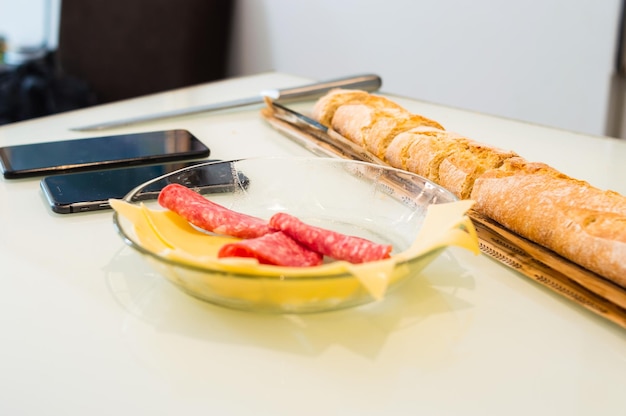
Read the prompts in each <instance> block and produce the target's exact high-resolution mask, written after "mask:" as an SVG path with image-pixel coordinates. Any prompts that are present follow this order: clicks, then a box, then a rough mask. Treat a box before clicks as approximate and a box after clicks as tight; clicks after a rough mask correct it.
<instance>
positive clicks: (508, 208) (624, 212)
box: [470, 157, 626, 287]
mask: <svg viewBox="0 0 626 416" xmlns="http://www.w3.org/2000/svg"><path fill="white" fill-rule="evenodd" d="M470 197H471V199H473V200H475V201H476V206H475V209H476V210H477V211H479V212H480V213H482V214H484V215H486V216H488V217H490V218H492V219H493V220H495V221H497V222H499V223H500V224H502V225H504V226H505V227H507V228H509V229H510V230H512V231H515V232H516V233H518V234H520V235H522V236H524V237H526V238H528V239H529V240H532V241H534V242H536V243H538V244H540V245H542V246H544V247H547V248H549V249H551V250H553V251H555V252H557V253H559V254H561V255H562V256H563V257H566V258H569V259H570V260H572V261H574V262H576V263H578V264H580V265H581V266H583V267H586V268H588V269H590V270H593V271H595V272H596V273H598V274H600V275H602V276H605V277H607V278H610V279H612V280H614V281H615V282H616V283H618V284H620V285H622V286H624V287H626V198H624V197H623V196H621V195H619V194H617V193H615V192H611V191H602V190H600V189H597V188H595V187H593V186H591V185H590V184H588V183H587V182H584V181H579V180H576V179H573V178H570V177H568V176H567V175H564V174H562V173H560V172H558V171H557V170H555V169H553V168H551V167H550V166H548V165H545V164H543V163H532V162H528V161H526V160H524V159H523V158H520V157H516V158H511V159H508V160H506V161H505V162H504V163H503V165H502V166H501V167H500V168H498V169H492V170H489V171H487V172H485V173H484V174H482V175H481V176H479V177H478V178H477V179H476V181H475V182H474V187H473V189H472V192H471V195H470Z"/></svg>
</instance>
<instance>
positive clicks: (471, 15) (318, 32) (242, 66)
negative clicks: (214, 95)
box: [231, 0, 621, 135]
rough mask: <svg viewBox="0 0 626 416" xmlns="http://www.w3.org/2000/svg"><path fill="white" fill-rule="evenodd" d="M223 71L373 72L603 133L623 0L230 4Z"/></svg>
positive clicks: (447, 98) (480, 105)
mask: <svg viewBox="0 0 626 416" xmlns="http://www.w3.org/2000/svg"><path fill="white" fill-rule="evenodd" d="M238 1H239V4H238V10H237V18H236V32H235V33H236V37H235V39H234V45H235V49H234V56H233V59H232V66H231V70H232V73H233V75H245V74H251V73H255V72H260V71H266V70H277V71H284V72H291V73H295V74H299V75H303V76H310V77H312V78H321V79H324V78H332V77H337V76H342V75H348V74H351V73H362V72H374V73H378V74H379V75H381V76H382V78H383V90H385V91H388V92H391V93H396V94H401V95H405V96H409V97H413V98H417V99H421V100H426V101H431V102H435V103H441V104H445V105H450V106H454V107H461V108H465V109H470V110H475V111H479V112H486V113H490V114H496V115H501V116H505V117H511V118H515V119H522V120H527V121H531V122H535V123H540V124H544V125H549V126H554V127H560V128H565V129H568V130H575V131H579V132H584V133H590V134H597V135H603V134H605V133H606V132H607V118H608V117H609V112H610V111H611V109H610V108H609V104H608V103H609V92H610V88H611V81H610V79H611V75H612V73H613V67H614V56H615V50H616V39H617V36H618V33H617V32H618V21H619V12H620V4H621V1H620V0H601V1H598V0H523V1H502V0H472V1H464V0H316V1H305V0H238Z"/></svg>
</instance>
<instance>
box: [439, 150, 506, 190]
mask: <svg viewBox="0 0 626 416" xmlns="http://www.w3.org/2000/svg"><path fill="white" fill-rule="evenodd" d="M516 156H517V154H516V153H515V152H513V151H508V150H502V149H499V148H496V147H492V146H487V145H485V144H482V143H479V142H476V141H473V140H470V141H468V142H467V147H465V148H462V149H459V150H458V151H455V152H452V153H450V154H449V155H448V156H446V157H445V158H444V159H443V160H442V161H441V164H440V165H439V176H438V183H439V184H440V185H441V186H443V187H444V188H446V189H448V190H450V191H452V192H453V193H454V194H455V195H456V196H457V197H459V198H461V199H468V198H469V197H470V194H471V192H472V187H473V186H474V182H475V181H476V179H477V178H478V177H479V176H481V175H482V174H483V173H485V172H486V171H488V170H491V169H496V168H498V167H500V166H502V164H503V163H504V161H505V160H507V159H510V158H512V157H516Z"/></svg>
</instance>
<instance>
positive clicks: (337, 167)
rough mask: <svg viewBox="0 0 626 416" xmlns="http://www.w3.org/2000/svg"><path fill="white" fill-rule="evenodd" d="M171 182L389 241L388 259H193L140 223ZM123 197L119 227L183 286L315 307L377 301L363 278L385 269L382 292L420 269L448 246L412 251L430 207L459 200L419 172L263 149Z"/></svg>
mask: <svg viewBox="0 0 626 416" xmlns="http://www.w3.org/2000/svg"><path fill="white" fill-rule="evenodd" d="M171 183H178V184H183V185H185V186H187V187H189V188H192V189H193V190H195V191H196V192H199V193H201V194H203V195H204V196H205V197H207V198H209V199H211V200H212V201H214V202H217V203H218V204H221V205H223V206H226V207H227V208H230V209H232V210H235V211H239V212H243V213H246V214H249V215H254V216H257V217H261V218H265V219H269V218H270V217H271V216H272V214H274V213H276V212H288V213H290V214H292V215H295V216H297V217H298V218H300V219H301V220H302V221H304V222H307V223H309V224H312V225H316V226H319V227H324V228H328V229H332V230H335V231H339V232H342V233H345V234H350V235H356V236H360V237H363V238H368V239H370V240H373V241H376V242H379V243H386V244H391V245H392V246H393V251H392V260H391V263H389V262H387V263H384V261H381V265H376V264H374V265H372V264H368V265H360V266H357V265H349V264H344V263H346V262H330V263H325V264H323V265H322V266H316V267H312V268H308V267H307V268H305V267H302V268H287V267H279V266H267V265H258V264H257V265H255V264H252V263H251V261H250V260H249V259H248V260H247V261H245V262H243V263H242V264H236V262H235V264H233V263H232V262H228V261H227V262H224V263H222V262H220V261H218V260H217V259H215V258H214V257H211V255H210V253H207V256H208V260H207V259H202V258H201V259H196V260H193V259H192V260H191V261H190V260H189V258H188V257H187V256H186V255H184V254H185V253H183V255H172V250H170V249H168V248H166V247H165V248H164V247H159V244H160V243H159V242H157V243H155V244H156V245H154V244H152V243H150V241H151V240H150V239H151V238H152V239H154V236H151V237H150V236H148V237H147V236H146V231H145V229H147V228H148V229H151V227H152V225H145V227H144V228H141V227H140V226H138V225H137V221H139V220H137V217H136V216H137V215H138V216H141V215H140V214H138V213H140V210H139V208H140V209H141V210H145V209H149V210H151V212H152V211H153V212H159V211H163V210H164V209H163V208H161V207H159V205H158V203H157V201H156V197H157V195H158V192H159V190H160V189H162V188H163V187H164V186H166V185H167V184H171ZM123 201H124V202H125V203H126V204H125V206H127V207H128V208H132V209H131V210H130V211H132V213H125V214H121V212H122V211H120V210H119V209H117V208H116V211H115V213H114V215H113V221H114V224H115V227H116V229H117V231H118V233H119V235H120V236H121V237H122V238H123V240H124V241H125V242H126V244H128V245H129V246H130V247H132V248H133V249H135V250H136V251H137V252H139V253H140V254H141V255H142V256H143V257H144V258H145V259H146V260H147V261H148V262H149V263H150V264H151V265H152V266H153V267H154V268H155V269H156V270H157V271H158V272H159V273H160V274H162V275H163V276H164V277H166V278H167V279H168V280H169V281H170V282H172V283H173V284H175V285H176V286H178V287H179V288H180V289H182V290H183V291H185V292H187V293H189V294H190V295H192V296H195V297H197V298H200V299H203V300H205V301H208V302H212V303H214V304H217V305H221V306H225V307H230V308H236V309H242V310H249V311H256V312H270V313H310V312H321V311H330V310H337V309H342V308H348V307H353V306H357V305H361V304H365V303H368V302H372V301H374V300H378V299H380V296H378V295H376V294H373V292H372V290H371V288H368V287H366V285H364V284H363V282H364V280H363V278H364V276H365V277H366V278H372V276H374V275H377V274H378V273H381V271H382V273H383V274H384V275H385V276H384V278H385V279H386V282H385V290H384V292H385V293H386V294H389V293H390V292H391V291H393V290H395V289H397V287H399V286H400V285H401V283H402V282H404V281H405V280H406V279H408V278H410V277H412V276H415V275H416V274H417V273H418V272H420V271H421V270H422V269H423V268H424V267H425V266H426V265H428V264H429V263H430V262H431V261H432V260H433V259H434V258H435V257H436V256H437V255H439V254H440V253H441V251H442V250H443V249H445V247H446V244H443V245H442V244H439V245H437V244H434V245H433V247H432V248H428V249H426V250H419V254H418V255H415V256H413V255H411V254H410V252H411V251H410V250H409V249H410V248H411V247H412V246H413V245H414V242H415V241H416V237H417V235H418V232H419V231H420V229H421V227H422V224H423V221H424V218H425V216H426V213H427V210H428V207H429V206H431V205H433V204H442V203H453V202H455V201H457V198H456V197H455V196H454V195H453V194H452V193H450V192H449V191H447V190H445V189H443V188H441V187H440V186H438V185H436V184H434V183H432V182H430V181H428V180H426V179H424V178H422V177H420V176H417V175H414V174H411V173H408V172H404V171H401V170H397V169H393V168H388V167H384V166H379V165H374V164H370V163H365V162H357V161H350V160H343V159H334V158H319V157H311V158H283V157H275V158H273V157H264V158H250V159H242V160H233V161H224V162H209V163H205V164H201V165H197V166H193V167H190V168H185V169H181V170H179V171H176V172H173V173H170V174H167V175H165V176H162V177H159V178H155V179H154V180H151V181H149V182H147V183H145V184H143V185H141V186H139V187H137V188H135V189H134V190H133V191H131V192H130V193H129V194H128V195H127V196H126V197H125V198H124V200H123ZM135 208H136V209H135ZM453 224H454V225H453V228H455V229H456V231H458V229H459V228H464V226H462V225H459V224H458V222H453ZM452 231H454V230H452ZM207 238H215V237H214V236H210V235H207ZM157 240H158V238H157ZM444 240H445V239H444ZM407 250H408V251H407ZM399 253H402V255H399ZM407 253H409V254H407ZM204 260H207V261H204ZM372 263H379V262H372ZM383 263H384V264H383ZM390 264H391V266H389V265H390ZM374 279H375V276H374ZM386 294H385V296H386ZM389 295H390V296H391V295H392V294H389Z"/></svg>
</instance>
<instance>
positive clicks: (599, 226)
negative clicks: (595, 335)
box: [313, 90, 626, 288]
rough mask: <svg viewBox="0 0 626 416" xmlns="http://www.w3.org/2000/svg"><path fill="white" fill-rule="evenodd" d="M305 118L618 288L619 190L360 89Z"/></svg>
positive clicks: (623, 221) (330, 98) (333, 95)
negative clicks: (576, 176) (599, 185)
mask: <svg viewBox="0 0 626 416" xmlns="http://www.w3.org/2000/svg"><path fill="white" fill-rule="evenodd" d="M313 117H314V118H316V119H317V120H318V121H320V122H321V123H322V124H326V125H328V126H329V127H331V128H332V129H333V130H335V131H337V132H338V133H340V134H341V135H342V136H344V137H346V138H348V139H349V140H351V141H353V142H354V143H356V144H358V145H360V146H362V147H363V148H365V149H367V150H369V151H370V152H372V153H374V154H375V155H377V156H378V157H379V158H381V159H382V160H383V161H385V162H386V163H388V164H389V165H391V166H393V167H396V168H399V169H404V170H407V171H410V172H413V173H416V174H418V175H421V176H423V177H426V178H428V179H430V180H432V181H433V182H435V183H438V184H439V185H441V186H442V187H444V188H446V189H448V190H450V191H451V192H453V193H454V194H456V195H457V196H458V197H459V198H461V199H473V200H475V201H476V205H475V206H474V209H475V210H476V211H478V212H479V213H481V214H483V215H485V216H487V217H489V218H491V219H492V220H494V221H497V222H498V223H500V224H501V225H503V226H504V227H506V228H508V229H510V230H511V231H513V232H515V233H517V234H519V235H521V236H523V237H525V238H527V239H529V240H531V241H533V242H535V243H537V244H540V245H542V246H544V247H547V248H549V249H551V250H552V251H554V252H556V253H558V254H560V255H562V256H563V257H565V258H568V259H569V260H571V261H573V262H575V263H577V264H579V265H581V266H583V267H585V268H587V269H589V270H591V271H593V272H595V273H597V274H599V275H601V276H603V277H606V278H607V279H609V280H611V281H613V282H614V283H616V284H618V285H620V286H622V287H624V288H626V197H624V196H622V195H620V194H618V193H616V192H612V191H603V190H600V189H598V188H595V187H593V186H592V185H590V184H589V183H587V182H584V181H580V180H577V179H574V178H571V177H568V176H567V175H565V174H563V173H561V172H559V171H557V170H556V169H554V168H552V167H550V166H548V165H547V164H544V163H538V162H529V161H527V160H525V159H523V158H522V157H520V156H519V155H518V154H517V153H515V152H513V151H508V150H502V149H498V148H495V147H491V146H488V145H486V144H483V143H479V142H476V141H474V140H471V139H469V138H466V137H463V136H461V135H458V134H456V133H453V132H449V131H447V130H444V128H443V127H442V126H441V125H440V124H439V123H437V122H436V121H433V120H430V119H428V118H425V117H422V116H419V115H415V114H411V113H410V112H408V111H407V110H406V109H404V108H402V107H401V106H399V105H398V104H396V103H393V102H392V101H391V100H389V99H387V98H384V97H380V96H376V95H373V94H369V93H366V92H363V91H362V92H361V93H357V92H355V91H353V90H333V91H331V92H329V93H328V94H327V96H324V97H322V98H320V99H319V101H318V102H317V103H316V105H315V108H314V111H313Z"/></svg>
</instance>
